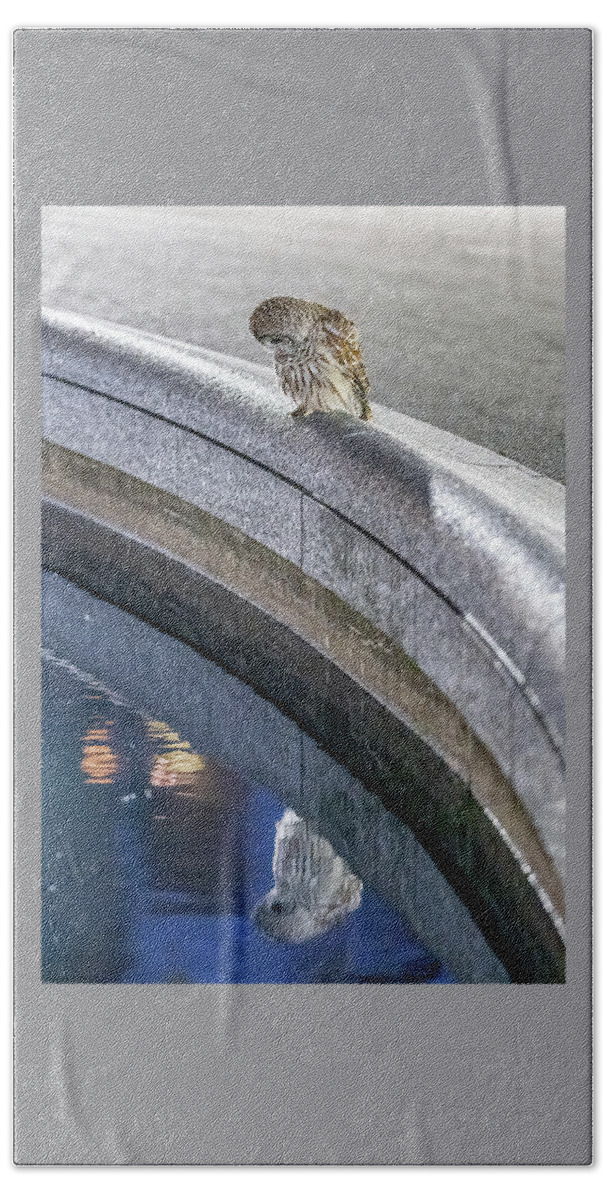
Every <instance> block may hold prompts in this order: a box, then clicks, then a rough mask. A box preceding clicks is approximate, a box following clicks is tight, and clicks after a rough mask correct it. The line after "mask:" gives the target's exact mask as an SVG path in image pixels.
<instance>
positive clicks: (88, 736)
mask: <svg viewBox="0 0 608 1200" xmlns="http://www.w3.org/2000/svg"><path fill="white" fill-rule="evenodd" d="M42 746H43V775H42V778H43V803H42V833H43V854H42V901H43V903H42V978H43V980H45V981H47V982H72V983H74V982H100V983H102V982H108V983H110V982H112V983H120V982H122V983H180V982H181V983H271V982H272V983H348V982H353V983H354V982H361V983H363V982H395V983H398V982H407V983H413V982H420V983H422V982H427V981H428V982H433V983H448V982H455V980H454V977H453V975H452V974H451V973H450V972H449V971H448V970H447V968H445V967H444V966H442V965H441V964H440V963H439V962H438V961H437V959H436V958H434V957H433V956H432V955H431V954H429V953H428V951H427V950H426V949H425V947H424V946H423V945H422V944H421V943H420V941H419V940H418V939H417V938H416V937H415V936H414V935H413V934H412V933H410V932H409V931H408V930H407V929H406V927H405V926H404V924H403V921H402V919H401V918H400V917H399V916H398V914H396V913H395V912H394V911H392V910H391V909H390V908H389V907H388V906H387V904H386V903H385V902H384V901H383V900H382V899H381V897H380V896H378V895H377V894H376V893H375V892H374V891H373V889H372V888H370V887H368V886H366V884H365V880H363V891H362V896H361V903H360V905H359V907H357V908H356V909H355V911H351V912H348V911H346V915H345V916H344V918H343V919H342V920H340V921H339V922H338V923H337V924H334V925H333V927H331V928H329V929H327V930H326V931H325V932H323V933H322V934H321V935H320V936H316V937H312V938H310V939H309V940H306V941H301V942H296V943H292V942H286V941H275V940H273V939H272V938H270V937H268V936H266V934H265V933H263V932H262V931H261V929H260V928H259V927H258V924H257V923H256V921H255V920H254V919H253V918H252V913H253V912H254V910H255V909H256V906H257V905H258V904H259V902H260V901H261V899H262V898H263V897H264V896H266V895H267V893H268V892H269V891H270V889H271V888H272V887H273V854H274V849H275V837H276V833H277V824H278V823H280V822H281V820H282V818H283V817H284V813H285V805H284V804H282V803H281V801H280V800H279V799H278V798H277V797H276V796H274V795H273V794H272V793H271V792H270V791H268V790H267V789H266V788H260V787H255V786H251V785H250V784H248V783H247V782H246V781H244V780H242V779H239V778H238V777H237V776H235V775H234V774H233V773H232V772H229V771H227V770H225V769H223V768H222V767H220V766H219V765H218V764H216V763H214V762H212V761H210V760H209V759H207V758H205V757H204V753H203V752H202V750H201V748H193V747H192V746H190V745H189V743H188V742H185V741H183V740H182V739H181V738H180V735H179V733H178V732H177V731H175V730H172V729H170V728H169V727H168V726H167V725H165V724H164V723H163V722H160V721H151V720H149V719H147V718H146V717H145V716H144V715H141V714H137V713H134V712H132V711H131V710H129V709H128V708H127V707H126V706H124V705H119V704H116V703H113V702H112V701H111V700H110V699H109V698H108V697H107V695H105V694H103V693H101V692H99V691H95V690H94V689H92V688H91V686H90V685H88V684H87V683H85V682H82V680H81V679H80V678H79V677H78V676H77V675H76V674H74V673H73V672H70V671H69V670H68V669H66V667H65V666H61V665H59V664H57V663H54V662H44V663H43V741H42ZM325 845H327V844H326V843H325ZM345 870H346V868H345ZM351 878H352V877H351Z"/></svg>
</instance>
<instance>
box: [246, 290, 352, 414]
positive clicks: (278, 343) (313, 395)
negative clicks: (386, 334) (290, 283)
mask: <svg viewBox="0 0 608 1200" xmlns="http://www.w3.org/2000/svg"><path fill="white" fill-rule="evenodd" d="M249 328H250V330H251V332H252V334H253V336H254V337H255V338H257V340H258V341H259V342H261V343H262V344H263V345H265V346H267V347H268V349H270V350H272V351H273V353H274V365H275V370H276V373H277V378H278V381H279V386H280V387H281V388H282V390H283V391H284V392H285V394H286V395H287V396H290V397H291V398H292V399H293V400H295V401H296V403H297V407H296V408H295V409H294V411H293V413H292V416H294V417H300V416H307V415H308V413H312V412H319V411H321V412H331V411H333V410H335V409H338V410H341V411H342V412H350V413H353V414H354V415H355V416H357V417H361V418H362V420H364V421H369V420H370V418H371V415H372V411H371V408H370V406H369V404H368V402H367V400H366V396H367V393H368V391H369V380H368V378H367V371H366V370H365V364H364V362H363V357H362V353H361V346H360V343H359V334H358V332H357V330H356V328H355V326H354V325H353V323H352V321H349V320H348V318H347V317H345V316H344V315H343V314H342V313H341V312H339V311H338V309H337V308H325V306H324V305H323V304H315V303H312V302H311V301H309V300H295V299H293V297H291V296H273V297H271V299H269V300H264V301H263V302H262V303H261V304H258V307H257V308H256V309H255V311H254V312H253V313H252V315H251V318H250V321H249Z"/></svg>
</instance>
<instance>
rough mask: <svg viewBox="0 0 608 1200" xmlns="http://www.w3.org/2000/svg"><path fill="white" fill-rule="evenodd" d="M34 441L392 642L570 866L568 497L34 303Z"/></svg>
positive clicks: (488, 457)
mask: <svg viewBox="0 0 608 1200" xmlns="http://www.w3.org/2000/svg"><path fill="white" fill-rule="evenodd" d="M43 373H44V376H45V385H44V432H45V435H46V436H47V437H48V438H49V439H50V440H51V441H54V442H56V443H58V444H60V445H63V446H66V447H68V448H69V449H72V450H75V451H77V452H79V453H81V454H86V455H88V456H89V457H91V458H94V459H98V460H99V461H101V462H105V463H108V464H109V465H112V466H115V467H118V468H119V469H121V470H122V471H125V472H127V473H129V474H131V475H133V476H135V477H136V478H139V479H142V480H144V481H146V482H149V483H153V484H155V485H156V486H159V487H162V488H164V489H165V490H167V491H169V492H173V493H174V494H176V495H178V496H180V497H181V498H183V499H185V500H188V501H189V502H191V503H193V504H194V505H196V506H198V507H200V508H201V509H203V510H204V511H206V512H209V513H211V514H213V515H214V516H217V517H219V518H221V519H222V520H223V521H226V522H228V523H229V524H231V525H234V526H235V527H237V528H240V529H242V530H243V531H244V532H246V533H247V534H248V535H249V536H251V537H253V538H255V539H256V540H257V541H259V542H261V543H262V544H263V545H265V546H267V547H269V548H270V549H272V550H274V551H275V552H277V553H278V554H279V555H281V556H282V557H284V558H286V559H288V560H291V561H292V562H294V563H296V564H297V565H298V566H300V567H302V569H303V570H304V571H305V572H306V574H308V575H310V576H312V577H313V578H315V579H317V580H319V582H321V583H323V584H324V585H325V586H326V587H327V588H329V589H331V590H332V591H334V592H335V594H336V595H338V596H340V597H341V598H342V599H344V600H345V601H346V602H347V603H348V604H350V605H351V606H352V607H354V608H356V609H358V610H359V611H360V612H361V613H363V615H365V616H366V617H368V618H369V619H370V620H372V621H374V622H375V623H376V624H377V626H378V628H379V629H381V630H383V631H384V632H385V633H387V634H388V635H389V636H390V637H392V638H393V639H394V640H395V641H397V642H398V644H399V645H400V646H401V647H402V648H403V649H404V650H405V652H406V653H407V654H408V655H409V656H410V657H411V658H412V659H413V660H414V662H416V663H417V664H418V665H419V666H420V667H421V669H422V670H423V671H424V672H425V673H426V674H427V675H428V676H429V678H430V679H431V680H432V681H433V682H434V683H435V684H436V685H437V686H438V687H439V688H440V690H441V691H442V692H444V693H445V695H446V696H447V697H448V698H449V699H450V700H451V701H452V703H454V704H455V705H456V707H457V708H458V709H459V710H460V711H461V712H462V714H463V716H464V717H465V719H466V721H467V723H468V724H469V725H470V727H471V728H472V730H473V731H474V732H475V734H476V735H477V736H478V737H479V738H480V739H481V740H482V741H483V742H484V743H485V744H486V745H487V746H488V747H489V749H490V750H491V752H492V754H493V755H494V757H495V758H496V761H497V762H498V764H499V766H500V768H501V770H502V771H503V772H504V774H505V775H506V776H507V778H508V779H509V780H511V782H512V783H514V785H516V788H517V792H518V795H519V796H520V797H521V799H522V801H523V802H524V804H525V805H526V807H527V809H528V811H529V813H530V815H531V816H532V819H533V820H534V822H535V824H536V826H537V828H538V830H539V832H540V834H541V836H542V839H543V841H544V844H545V846H546V849H547V851H548V852H549V854H550V855H551V857H552V858H553V860H554V861H555V863H556V865H557V867H558V869H559V870H560V871H561V872H562V874H563V869H564V863H565V810H564V792H563V737H564V713H563V694H562V670H563V640H564V616H563V613H564V608H563V605H564V589H563V570H564V550H563V515H562V514H563V499H564V497H563V488H561V486H560V485H558V484H555V483H554V482H552V481H550V480H547V479H544V478H542V477H540V476H538V475H535V474H534V473H532V472H530V471H527V470H526V469H525V468H522V467H520V466H518V465H517V464H515V463H513V462H510V461H509V460H505V459H501V458H500V457H499V456H497V455H495V454H493V453H492V452H490V451H487V450H483V449H481V448H479V447H475V446H472V445H470V444H468V443H465V442H462V441H461V440H460V439H458V438H455V437H453V436H452V435H449V434H446V433H439V431H437V430H434V429H432V428H430V427H426V426H424V425H422V424H421V423H419V422H416V421H413V420H411V419H409V418H406V417H403V416H400V415H398V414H396V413H392V412H388V410H382V409H381V408H380V407H379V406H376V408H375V411H374V417H375V420H374V427H373V428H372V429H369V428H368V427H366V426H364V425H363V424H362V423H360V422H357V421H355V420H354V419H351V418H348V417H344V418H342V417H333V416H331V417H329V416H325V415H320V416H319V417H315V418H308V419H307V420H306V421H304V422H302V423H294V422H293V421H292V419H291V418H290V417H289V415H288V413H289V403H288V402H287V401H286V400H285V398H284V397H282V396H281V395H280V393H279V392H278V390H277V388H276V386H275V384H274V380H273V376H272V373H271V372H270V371H266V370H264V369H263V368H257V367H252V366H251V365H250V364H245V363H241V362H239V361H238V360H233V359H227V358H225V357H224V356H221V355H218V354H211V353H203V352H201V351H200V350H197V349H195V348H193V347H189V346H186V345H182V344H179V343H175V342H171V341H168V340H167V339H163V338H159V337H154V336H150V335H146V334H141V333H138V332H137V331H134V330H128V329H125V328H122V327H115V326H111V325H109V324H106V323H103V322H91V321H88V320H85V319H83V318H80V317H75V316H74V315H73V314H58V313H48V312H47V313H45V315H44V322H43Z"/></svg>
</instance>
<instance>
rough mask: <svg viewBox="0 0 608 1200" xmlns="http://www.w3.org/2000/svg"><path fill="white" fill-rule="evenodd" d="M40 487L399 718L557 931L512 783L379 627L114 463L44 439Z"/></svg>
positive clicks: (550, 881) (558, 907) (548, 871)
mask: <svg viewBox="0 0 608 1200" xmlns="http://www.w3.org/2000/svg"><path fill="white" fill-rule="evenodd" d="M42 490H43V497H45V498H46V499H48V500H49V501H50V502H51V503H53V502H56V503H58V504H60V505H64V506H66V507H67V508H69V509H71V510H73V511H75V512H78V513H80V514H82V516H83V517H85V516H88V517H91V518H93V521H94V522H101V524H102V525H105V526H107V527H109V528H112V529H114V530H118V531H122V532H123V533H124V534H125V535H128V536H130V537H135V538H137V539H139V540H140V541H142V542H144V543H146V544H148V545H149V546H153V547H155V548H156V549H158V550H160V551H161V552H163V553H164V554H166V556H167V558H168V559H179V560H180V561H181V562H182V563H187V564H188V565H189V566H190V567H191V568H193V569H194V570H195V571H200V572H202V574H203V575H204V576H205V577H207V578H209V579H213V580H215V581H216V582H217V583H221V584H222V585H224V586H225V587H227V588H228V589H229V590H230V591H232V592H235V593H236V594H237V595H239V596H241V597H242V598H243V599H244V600H247V601H249V602H250V603H251V604H252V605H253V606H254V607H255V608H256V609H260V610H261V611H263V612H265V613H266V614H267V615H268V616H270V617H272V618H274V619H275V620H276V621H278V622H279V623H280V624H282V625H285V626H287V627H288V628H289V629H291V630H292V631H293V632H294V633H297V634H298V635H299V636H300V637H302V638H303V639H304V640H305V641H306V642H307V643H308V644H309V645H310V646H312V647H313V648H315V649H316V650H317V651H319V652H320V653H321V654H322V655H323V656H324V657H325V658H327V659H328V660H329V661H331V662H332V663H334V664H335V665H336V666H338V667H339V668H340V669H341V670H342V671H344V672H345V674H346V675H348V676H349V677H350V678H351V679H353V680H355V681H356V682H357V683H358V684H359V685H360V686H361V687H362V688H363V689H364V690H365V691H366V692H369V693H370V694H371V695H373V696H375V697H376V699H378V700H379V701H380V702H381V703H382V704H383V706H384V707H385V708H386V709H387V710H389V711H390V712H393V713H395V714H397V715H398V716H399V718H400V719H403V720H404V721H405V722H406V724H407V725H408V726H409V727H410V728H411V729H412V730H413V732H415V733H416V734H417V735H418V736H419V737H420V738H422V740H423V741H424V742H426V743H427V745H429V746H430V748H431V750H433V751H434V753H436V754H437V755H438V756H439V757H440V758H441V759H443V760H444V762H446V763H447V764H448V766H449V767H450V769H451V770H453V771H455V773H456V774H457V775H458V776H459V778H460V779H461V780H462V781H463V783H464V784H465V785H466V786H467V787H468V788H469V789H470V791H471V794H472V796H473V797H474V798H475V800H476V801H477V803H478V804H480V805H481V806H482V807H483V809H484V811H485V812H486V814H487V815H488V816H489V818H490V819H491V820H492V821H494V822H495V823H496V824H497V827H498V828H499V829H500V831H501V834H502V836H503V838H504V839H505V840H506V841H507V842H508V844H509V846H510V847H511V848H512V852H513V853H514V855H515V856H516V857H517V859H518V862H520V865H521V867H522V871H523V872H524V874H526V876H527V877H528V879H529V881H530V883H531V885H532V886H533V887H534V889H535V890H536V892H537V893H538V895H539V896H540V897H542V898H543V900H544V902H545V903H547V906H548V911H549V912H552V913H554V914H555V921H556V924H557V927H558V928H559V929H560V930H561V920H560V918H562V919H563V916H564V894H563V887H562V884H561V880H560V878H559V875H558V874H557V872H556V871H555V867H554V864H553V863H552V861H551V859H550V858H549V856H548V855H547V853H546V851H545V850H544V848H543V846H542V843H541V842H540V839H539V837H538V833H537V831H536V829H535V828H534V825H533V823H532V822H531V821H530V818H529V816H528V814H527V813H526V811H525V809H524V808H523V806H522V804H521V802H520V801H519V800H518V798H517V796H516V795H515V793H514V791H513V789H512V787H511V785H510V784H509V783H508V781H507V780H506V778H505V777H504V775H503V774H502V772H501V771H500V769H499V767H498V765H497V764H496V762H495V760H494V759H493V757H492V756H491V754H490V752H489V751H488V749H487V748H486V747H485V746H484V744H483V743H482V742H481V741H480V740H479V739H478V738H476V737H475V734H474V733H473V731H472V730H471V729H470V728H469V727H468V726H467V725H466V723H465V722H464V719H463V717H462V715H461V714H460V713H459V712H458V710H457V709H456V708H455V706H454V705H452V704H451V703H450V701H449V700H448V699H447V697H445V696H444V695H443V693H441V692H440V691H439V689H438V688H437V687H436V686H435V685H434V684H433V683H432V682H431V681H430V680H429V679H428V678H427V677H426V676H425V675H423V673H422V672H421V671H420V669H419V668H418V667H417V666H416V665H415V664H414V663H413V662H412V661H411V660H410V659H409V658H408V657H407V655H406V654H405V653H404V651H403V650H402V649H401V648H400V647H399V646H398V645H397V644H396V643H395V642H394V641H392V640H391V639H390V638H388V637H387V635H386V634H383V633H382V632H381V631H380V630H379V629H378V628H377V626H374V625H373V624H372V623H371V622H370V621H369V620H367V618H365V617H364V616H362V615H361V614H360V613H359V612H358V611H357V610H356V609H353V608H352V607H350V606H349V605H347V604H346V603H345V602H344V601H343V600H340V599H339V598H338V597H337V596H336V594H335V593H334V592H332V591H330V590H329V589H328V588H325V587H324V586H323V585H322V584H320V583H318V582H317V581H316V580H315V579H313V578H312V577H311V576H308V575H305V574H304V573H303V572H302V570H301V569H300V568H299V567H296V566H295V565H294V564H292V563H290V562H288V561H287V560H286V559H283V558H280V557H279V556H278V555H277V554H276V553H275V552H274V551H272V550H269V549H268V548H267V547H265V546H262V545H261V543H259V542H255V541H254V540H253V539H251V538H250V537H248V535H247V534H244V533H242V532H241V531H240V530H237V529H235V528H234V527H233V526H230V525H227V524H226V523H225V522H223V521H221V520H219V519H218V518H217V517H212V516H211V515H210V514H209V513H206V512H203V511H202V510H201V509H199V508H196V507H195V506H194V505H191V504H189V503H187V502H186V501H184V500H180V499H179V498H178V497H176V496H174V495H170V494H169V493H167V492H162V491H160V490H159V489H158V488H156V487H154V486H153V485H151V484H146V483H142V482H141V480H138V479H135V478H134V477H132V476H129V475H126V474H124V473H123V472H120V471H118V470H117V469H116V468H115V467H108V466H107V465H105V464H103V463H99V462H96V461H95V460H93V459H89V458H86V457H84V456H82V455H78V454H76V453H75V452H74V451H71V450H66V449H65V448H63V447H59V446H57V445H53V444H51V443H49V442H45V443H44V445H43V454H42ZM92 528H95V526H92Z"/></svg>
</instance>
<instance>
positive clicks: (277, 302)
mask: <svg viewBox="0 0 608 1200" xmlns="http://www.w3.org/2000/svg"><path fill="white" fill-rule="evenodd" d="M330 316H331V309H328V308H325V307H324V306H323V305H322V304H315V303H313V302H311V301H310V300H296V299H294V298H293V297H292V296H271V298H270V299H269V300H263V301H262V303H261V304H258V306H257V308H256V309H255V310H254V312H253V313H252V314H251V317H250V318H249V328H250V330H251V332H252V334H253V336H254V338H256V339H257V341H258V342H261V343H262V345H263V346H267V347H268V349H269V350H273V351H274V352H275V353H277V352H279V353H280V354H286V355H292V354H293V355H297V354H298V353H299V352H300V351H301V350H302V349H303V348H304V347H305V346H306V345H308V344H310V342H311V341H313V342H314V341H317V340H318V338H319V336H320V334H321V332H322V326H323V321H324V320H325V319H326V318H329V317H330Z"/></svg>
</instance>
